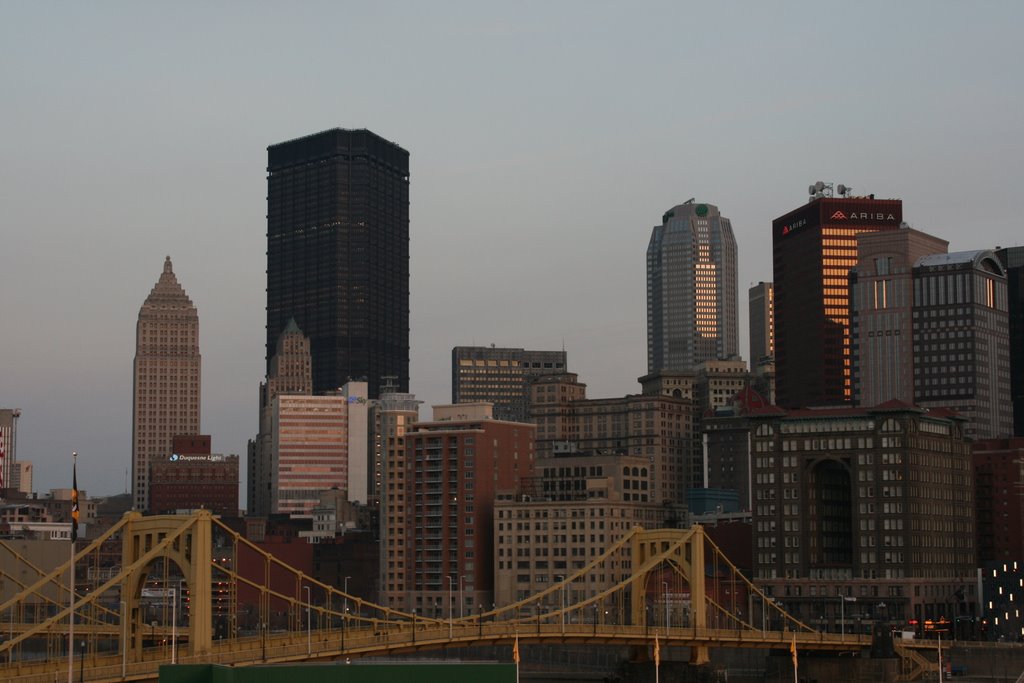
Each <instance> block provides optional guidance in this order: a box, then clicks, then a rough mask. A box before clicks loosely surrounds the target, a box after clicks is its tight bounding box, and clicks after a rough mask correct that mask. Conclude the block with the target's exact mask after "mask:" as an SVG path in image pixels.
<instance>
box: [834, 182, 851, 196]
mask: <svg viewBox="0 0 1024 683" xmlns="http://www.w3.org/2000/svg"><path fill="white" fill-rule="evenodd" d="M836 189H837V190H839V194H841V195H845V194H846V193H847V192H848V191H849V189H850V188H848V187H847V186H846V185H843V184H842V183H839V187H837V188H836Z"/></svg>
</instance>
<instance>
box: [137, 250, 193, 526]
mask: <svg viewBox="0 0 1024 683" xmlns="http://www.w3.org/2000/svg"><path fill="white" fill-rule="evenodd" d="M201 366H202V359H201V357H200V355H199V314H198V313H197V312H196V307H195V305H193V303H192V300H191V299H189V297H188V295H187V294H186V293H185V290H184V289H182V287H181V285H180V284H178V279H177V278H176V277H175V275H174V269H173V268H172V265H171V257H170V256H168V257H167V258H166V259H165V261H164V270H163V272H162V273H161V274H160V279H159V280H158V281H157V283H156V285H155V286H154V287H153V289H152V291H150V293H149V296H148V297H147V298H146V301H145V302H144V303H143V304H142V308H141V309H139V319H138V323H137V324H136V327H135V364H134V370H133V392H132V396H133V401H132V501H133V506H134V507H135V509H137V510H149V475H150V465H151V464H152V463H153V462H155V461H158V460H163V459H166V458H167V457H168V456H170V455H171V450H172V449H171V446H172V439H173V438H174V437H175V436H176V435H179V434H198V433H199V431H200V430H199V405H200V390H201Z"/></svg>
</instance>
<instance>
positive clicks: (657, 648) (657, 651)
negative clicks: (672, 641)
mask: <svg viewBox="0 0 1024 683" xmlns="http://www.w3.org/2000/svg"><path fill="white" fill-rule="evenodd" d="M660 678H661V644H660V643H659V642H658V634H657V632H655V634H654V683H658V681H659V680H660Z"/></svg>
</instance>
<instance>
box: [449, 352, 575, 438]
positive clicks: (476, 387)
mask: <svg viewBox="0 0 1024 683" xmlns="http://www.w3.org/2000/svg"><path fill="white" fill-rule="evenodd" d="M565 365H566V354H565V351H527V350H524V349H508V348H496V347H495V346H493V345H492V346H456V347H455V348H453V349H452V403H479V402H481V401H483V402H487V403H491V404H492V405H493V406H494V419H496V420H509V421H511V422H527V421H529V418H530V384H531V383H532V382H533V381H534V380H535V379H536V378H537V377H540V376H542V375H552V374H558V373H562V372H565V371H566V367H565Z"/></svg>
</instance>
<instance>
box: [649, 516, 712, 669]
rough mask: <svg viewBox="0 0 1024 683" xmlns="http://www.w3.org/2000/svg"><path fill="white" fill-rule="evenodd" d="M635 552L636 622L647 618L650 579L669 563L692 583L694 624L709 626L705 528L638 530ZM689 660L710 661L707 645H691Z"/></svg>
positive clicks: (697, 525)
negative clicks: (705, 569)
mask: <svg viewBox="0 0 1024 683" xmlns="http://www.w3.org/2000/svg"><path fill="white" fill-rule="evenodd" d="M632 552H633V554H632V562H633V572H634V574H633V581H632V583H631V585H630V591H631V596H632V599H631V602H632V611H633V614H632V619H633V623H634V624H643V623H644V621H645V614H644V609H645V605H646V595H647V578H648V577H649V576H650V574H651V573H652V572H653V571H655V570H656V569H658V568H659V567H661V566H662V565H663V564H666V563H667V564H669V565H671V566H673V567H674V568H675V569H676V571H678V572H679V573H680V574H681V575H682V576H683V577H684V578H685V579H686V580H687V581H688V582H689V584H690V605H691V612H690V615H691V618H692V620H693V622H692V626H694V627H695V628H704V627H705V626H706V625H707V604H706V602H705V590H704V527H702V526H700V525H699V524H694V525H693V526H692V527H690V528H689V529H637V532H636V533H635V534H634V535H633V548H632ZM666 636H667V634H666ZM690 661H691V662H692V663H693V664H706V663H707V662H709V661H710V657H709V654H708V648H707V646H704V645H700V646H694V647H692V648H691V650H690Z"/></svg>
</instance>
